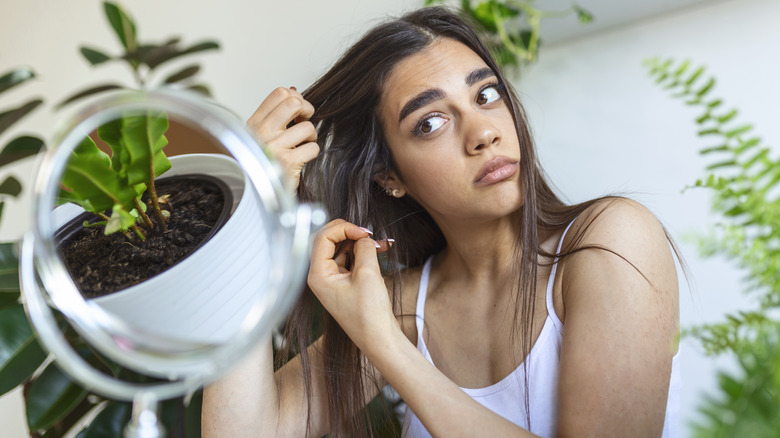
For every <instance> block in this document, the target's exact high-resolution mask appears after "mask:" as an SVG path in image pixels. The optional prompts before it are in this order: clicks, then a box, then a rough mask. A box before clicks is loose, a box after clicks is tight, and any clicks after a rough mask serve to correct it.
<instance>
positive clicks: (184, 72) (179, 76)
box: [163, 65, 200, 84]
mask: <svg viewBox="0 0 780 438" xmlns="http://www.w3.org/2000/svg"><path fill="white" fill-rule="evenodd" d="M199 71H200V66H199V65H190V66H188V67H185V68H183V69H181V70H179V71H177V72H176V73H174V74H172V75H170V76H168V77H167V78H165V81H163V82H164V83H166V84H173V83H176V82H179V81H182V80H184V79H187V78H190V77H192V76H195V75H196V74H197V73H198V72H199Z"/></svg>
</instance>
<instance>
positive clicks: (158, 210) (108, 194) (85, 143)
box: [55, 96, 270, 343]
mask: <svg viewBox="0 0 780 438" xmlns="http://www.w3.org/2000/svg"><path fill="white" fill-rule="evenodd" d="M163 97H164V96H163ZM142 98H143V99H148V98H149V96H142ZM144 102H146V100H144ZM182 104H183V105H195V104H196V102H194V101H192V102H189V101H186V102H183V103H182ZM167 127H168V115H167V114H164V113H160V112H157V111H152V112H149V111H146V110H144V111H143V112H141V113H127V111H126V110H123V112H122V115H121V116H119V118H116V119H113V120H110V121H109V122H106V123H103V124H102V125H100V126H99V127H98V128H97V130H96V135H97V136H98V137H99V138H100V139H101V140H103V141H105V142H106V143H107V144H108V145H109V146H110V149H111V152H112V153H111V155H110V156H109V155H108V154H107V153H105V152H103V151H102V150H100V149H99V148H98V147H97V146H96V143H95V141H94V140H93V139H92V138H91V137H90V136H86V137H84V138H83V139H81V141H80V143H79V144H78V145H77V146H76V147H75V150H74V151H73V153H72V154H71V156H70V158H69V160H68V163H67V165H66V166H65V169H64V172H63V174H62V182H61V187H62V189H61V191H60V201H61V202H70V203H74V204H77V205H78V206H79V207H80V208H76V209H73V208H72V206H68V207H71V208H67V210H68V211H69V212H71V213H70V215H69V216H70V217H73V216H76V217H75V218H73V219H71V220H70V222H69V223H68V224H65V225H63V226H62V228H60V230H59V231H58V232H57V234H59V235H60V238H59V239H58V240H59V241H60V242H59V247H60V253H61V255H62V257H63V259H64V261H65V265H66V267H67V268H68V271H69V272H70V275H71V278H72V279H73V280H74V282H75V283H76V284H77V286H78V288H79V290H80V291H81V292H82V294H83V295H84V296H85V297H88V298H91V299H92V300H93V301H94V302H96V303H99V304H100V305H101V307H102V308H103V309H105V310H107V311H109V312H110V313H114V314H116V315H120V316H121V318H122V319H123V320H125V321H127V322H128V323H130V324H132V325H133V326H134V327H136V328H142V329H143V330H144V331H147V332H149V333H156V334H162V335H167V336H170V337H173V338H176V339H183V340H189V341H192V342H202V343H208V342H215V343H218V342H222V341H225V340H227V339H229V338H230V337H231V336H232V335H234V333H235V331H236V330H237V329H238V325H237V324H238V323H240V321H241V320H242V319H243V318H241V317H240V316H241V312H242V311H244V312H245V311H247V310H248V309H249V307H250V306H249V305H248V304H251V302H252V300H253V299H255V298H256V292H255V290H254V288H253V287H251V284H257V283H258V282H259V281H260V279H261V278H262V276H263V275H267V273H268V272H267V270H266V269H265V268H267V267H268V266H270V264H268V263H264V264H261V263H259V261H260V260H262V259H263V258H264V257H265V256H264V253H265V250H266V248H267V246H268V243H267V242H266V239H265V236H264V235H263V231H262V230H263V221H264V219H265V218H264V217H263V215H261V214H258V213H259V212H260V211H261V210H260V207H259V202H258V199H257V196H256V195H255V193H254V191H253V190H250V189H249V187H250V184H249V180H248V178H246V177H245V176H244V173H243V170H242V169H241V167H240V166H239V165H238V163H236V162H235V161H234V160H232V159H231V158H229V157H227V156H224V155H216V154H188V155H179V156H175V157H171V158H170V159H169V158H168V157H167V156H166V155H165V153H164V147H165V146H166V145H167V143H168V141H167V139H166V137H165V132H166V130H167ZM163 174H165V175H163ZM169 175H172V176H169ZM158 176H159V177H161V178H159V179H158V178H157V177H158ZM234 195H235V197H234ZM74 213H78V215H75V214H74ZM61 215H65V216H68V214H67V213H64V214H60V213H59V210H58V211H55V216H61ZM246 230H253V232H251V233H247V232H246ZM55 236H56V235H55ZM55 238H56V237H55ZM227 267H229V269H228V268H227ZM217 273H219V274H220V276H217V275H216V274H217ZM248 285H249V286H248ZM224 296H229V297H231V300H230V301H229V302H222V301H220V300H221V297H224ZM223 301H224V300H223ZM190 308H191V311H187V310H183V309H190ZM198 309H207V311H203V310H201V311H200V312H199V311H198ZM201 314H202V315H201ZM226 315H233V316H234V317H233V318H227V317H226ZM228 319H229V320H232V321H235V323H236V325H230V324H225V323H224V321H225V320H228ZM215 324H216V325H215Z"/></svg>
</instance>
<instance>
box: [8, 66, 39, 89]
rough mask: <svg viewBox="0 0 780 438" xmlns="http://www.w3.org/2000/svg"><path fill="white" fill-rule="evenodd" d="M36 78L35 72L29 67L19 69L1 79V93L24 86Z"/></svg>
mask: <svg viewBox="0 0 780 438" xmlns="http://www.w3.org/2000/svg"><path fill="white" fill-rule="evenodd" d="M34 77H35V72H34V71H32V69H31V68H29V67H19V68H16V69H14V70H11V71H10V72H8V73H6V74H4V75H3V76H2V77H0V93H2V92H4V91H5V90H8V89H9V88H13V87H15V86H17V85H19V84H22V83H24V82H26V81H28V80H30V79H32V78H34Z"/></svg>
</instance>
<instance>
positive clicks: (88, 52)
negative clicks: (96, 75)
mask: <svg viewBox="0 0 780 438" xmlns="http://www.w3.org/2000/svg"><path fill="white" fill-rule="evenodd" d="M80 51H81V54H82V55H83V56H84V58H86V60H87V61H88V62H89V63H90V64H91V65H98V64H102V63H104V62H106V61H110V60H111V57H110V56H109V55H106V54H105V53H103V52H101V51H99V50H95V49H92V48H89V47H81V49H80Z"/></svg>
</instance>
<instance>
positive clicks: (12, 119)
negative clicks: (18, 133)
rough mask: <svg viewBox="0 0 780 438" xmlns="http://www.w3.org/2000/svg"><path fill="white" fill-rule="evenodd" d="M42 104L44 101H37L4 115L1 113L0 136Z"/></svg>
mask: <svg viewBox="0 0 780 438" xmlns="http://www.w3.org/2000/svg"><path fill="white" fill-rule="evenodd" d="M42 103H43V100H42V99H35V100H31V101H29V102H27V103H25V104H24V105H22V106H20V107H17V108H14V109H12V110H8V111H6V112H4V113H0V134H2V133H3V132H4V131H5V130H6V129H8V128H9V127H11V125H13V124H14V123H16V122H18V121H19V119H21V118H22V117H24V116H26V115H27V114H30V112H32V111H33V110H34V109H35V108H37V107H38V105H40V104H42Z"/></svg>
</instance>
